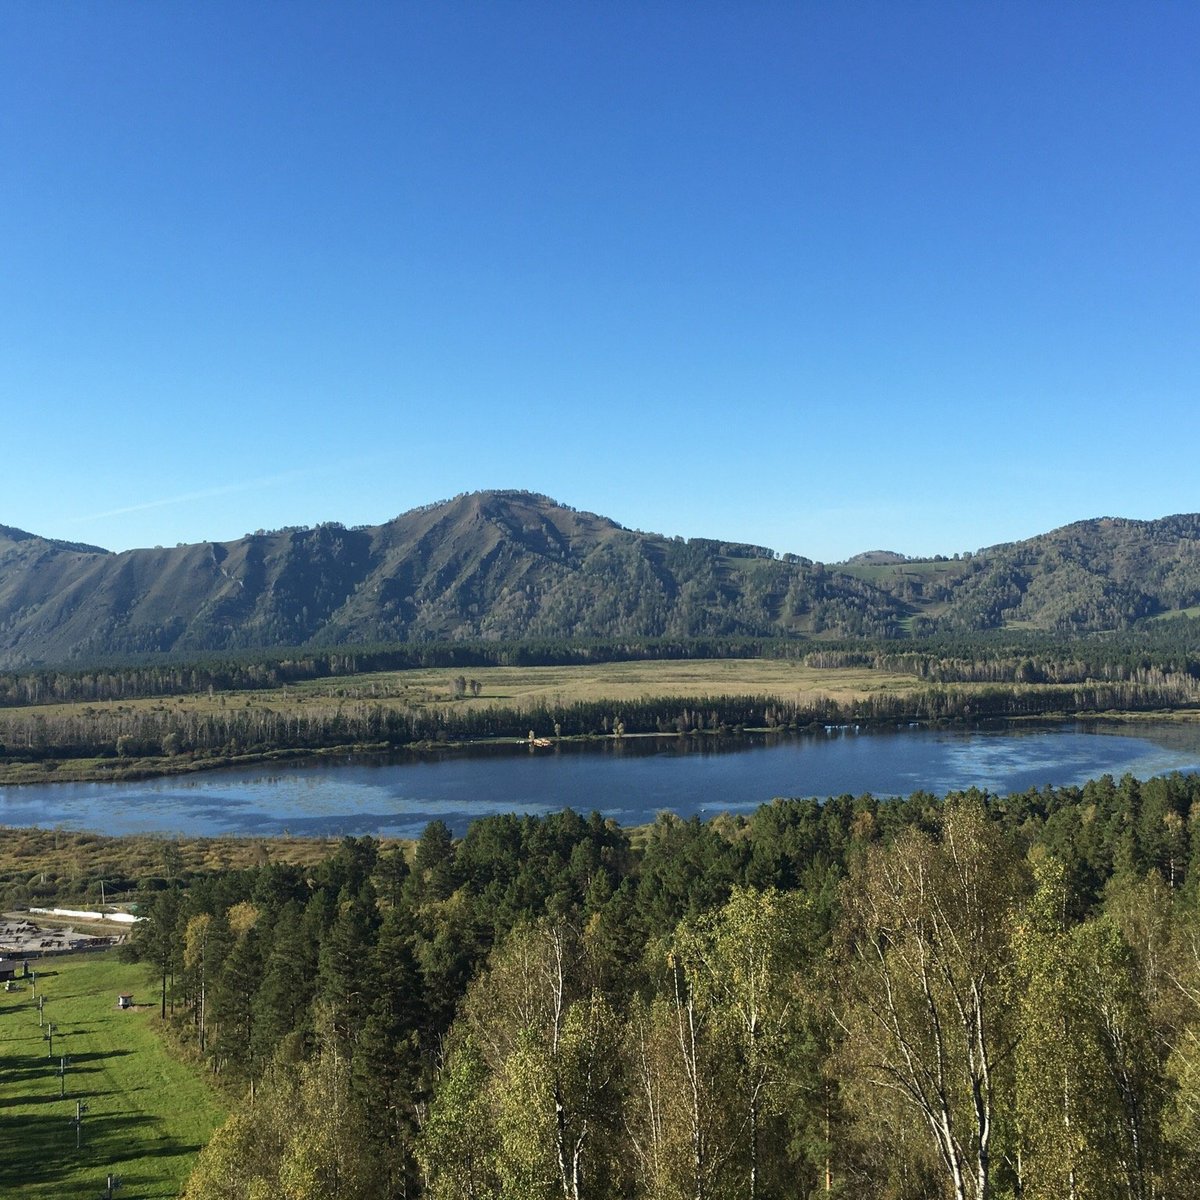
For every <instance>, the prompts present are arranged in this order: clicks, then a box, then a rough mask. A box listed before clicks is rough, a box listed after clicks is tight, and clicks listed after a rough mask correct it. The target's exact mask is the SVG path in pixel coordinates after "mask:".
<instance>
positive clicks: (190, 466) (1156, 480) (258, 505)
mask: <svg viewBox="0 0 1200 1200" xmlns="http://www.w3.org/2000/svg"><path fill="white" fill-rule="evenodd" d="M1198 52H1200V6H1198V5H1196V4H1195V3H1171V2H1170V0H1167V2H1156V3H1152V4H1151V3H1145V2H1144V0H1137V2H1135V3H1127V4H1104V3H1087V4H1074V3H1065V2H1064V3H1044V2H1041V0H1039V2H1037V3H1029V4H1022V3H982V2H981V3H964V2H961V0H954V2H953V3H944V4H923V3H896V2H894V0H886V2H880V3H856V2H854V0H849V2H846V3H841V2H839V3H834V2H833V0H830V2H828V3H788V4H772V3H749V2H742V3H732V2H731V3H727V4H711V3H696V2H695V0H688V2H686V3H684V2H680V3H646V2H639V3H632V2H631V3H620V2H614V0H604V2H602V3H573V2H571V0H556V2H554V3H517V2H512V0H505V2H500V3H495V2H492V3H483V2H482V0H481V2H479V3H472V4H457V3H449V2H444V0H439V2H437V3H411V4H402V3H398V2H394V3H386V4H373V3H355V4H334V3H329V4H319V5H318V4H311V3H293V2H289V3H279V4H271V3H254V4H246V3H243V2H241V0H239V2H237V3H217V2H214V0H205V2H204V3H199V4H193V3H187V4H183V3H166V2H161V0H157V2H155V3H115V2H113V3H103V4H93V3H55V4H44V3H40V2H37V0H29V2H26V3H18V2H16V0H13V2H10V3H8V4H6V5H4V6H3V8H2V9H0V221H2V228H3V241H2V243H0V244H2V246H3V253H2V256H0V417H2V423H0V429H2V430H3V435H4V439H3V446H4V449H3V458H2V459H0V523H3V524H8V525H15V526H18V527H20V528H24V529H29V530H32V531H34V532H37V533H41V534H44V535H46V536H51V537H60V538H69V539H72V540H82V541H88V542H93V543H97V544H99V545H103V546H107V547H109V548H112V549H125V548H128V547H131V546H139V545H153V544H156V543H159V544H164V545H170V544H174V543H175V542H178V541H197V540H201V539H204V538H212V539H228V538H234V537H237V536H240V535H241V534H242V533H244V532H246V531H248V530H253V529H256V528H260V527H264V528H273V527H278V526H281V525H294V524H309V523H315V522H318V521H322V520H340V521H343V522H345V523H346V524H359V523H377V522H380V521H383V520H386V519H388V518H390V517H392V516H394V515H396V514H397V513H399V512H401V511H403V510H405V509H407V508H410V507H412V506H414V505H417V504H422V503H426V502H429V501H432V500H436V499H439V498H443V497H447V496H450V495H453V494H455V493H457V492H460V491H469V490H474V489H477V488H486V487H522V488H529V489H531V490H534V491H541V492H547V493H549V494H551V495H553V496H555V497H556V498H558V499H560V500H562V501H564V502H566V503H568V504H572V505H574V506H575V507H577V508H586V509H591V510H593V511H598V512H602V513H605V514H606V515H609V516H612V517H614V518H615V519H617V520H619V521H621V522H622V523H624V524H626V525H629V526H632V527H635V528H640V529H647V530H655V531H659V532H663V533H667V534H682V535H684V536H697V535H701V536H716V537H727V538H734V539H740V540H746V541H753V542H757V543H762V544H766V545H770V546H773V547H775V548H776V549H777V550H780V551H784V550H790V551H794V552H797V553H801V554H806V555H809V556H811V557H814V558H820V559H825V560H827V561H833V560H836V559H839V558H842V557H845V556H847V555H850V554H852V553H855V552H856V551H859V550H864V549H870V548H876V547H886V548H891V549H897V550H901V551H905V552H908V553H912V554H932V553H953V552H954V551H956V550H966V549H976V548H978V547H980V546H983V545H988V544H991V543H994V542H998V541H1004V540H1010V539H1013V538H1018V537H1024V536H1028V535H1031V534H1034V533H1038V532H1041V531H1043V530H1045V529H1048V528H1052V527H1054V526H1057V525H1061V524H1064V523H1066V522H1068V521H1071V520H1075V519H1078V518H1081V517H1088V516H1100V515H1121V516H1137V517H1153V516H1160V515H1163V514H1166V513H1171V512H1180V511H1196V510H1200V481H1198V477H1197V470H1196V451H1197V449H1198V448H1200V386H1198V385H1200V329H1198V324H1200V321H1198V317H1200V68H1198V66H1197V63H1198V61H1200V59H1198Z"/></svg>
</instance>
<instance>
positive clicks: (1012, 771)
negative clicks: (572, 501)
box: [0, 722, 1200, 837]
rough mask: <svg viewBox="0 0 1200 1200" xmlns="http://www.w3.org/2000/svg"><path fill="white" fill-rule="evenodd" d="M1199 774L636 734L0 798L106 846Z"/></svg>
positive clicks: (1137, 738) (1127, 763)
mask: <svg viewBox="0 0 1200 1200" xmlns="http://www.w3.org/2000/svg"><path fill="white" fill-rule="evenodd" d="M1198 769H1200V725H1191V724H1183V723H1170V722H1156V723H1150V722H1147V723H1138V724H1126V725H1119V726H1114V725H1113V724H1111V723H1095V724H1084V723H1073V724H1069V725H1060V726H1053V727H1045V728H1035V727H1029V726H1020V727H1005V726H1002V725H1000V726H994V727H991V728H980V729H972V730H930V729H921V728H911V727H908V726H904V727H902V728H891V729H888V730H867V729H865V728H864V729H860V730H857V731H856V730H855V729H854V728H853V727H850V728H832V729H829V730H822V731H819V732H817V733H815V734H808V735H774V734H772V735H763V734H757V735H750V736H747V737H740V738H734V737H721V738H718V737H664V738H637V737H629V738H624V739H622V740H620V741H611V740H604V741H598V742H594V743H577V742H570V743H564V744H562V745H556V746H553V747H550V748H547V749H544V750H537V751H533V752H531V751H529V750H528V749H527V748H525V747H524V746H519V745H511V744H510V745H507V746H488V747H480V748H478V749H475V750H472V751H470V752H449V753H446V754H424V755H413V754H403V755H392V756H384V755H380V756H372V757H367V758H363V757H340V758H323V759H315V760H310V761H308V762H297V763H294V764H288V765H286V766H280V765H278V764H269V765H263V766H261V767H249V768H244V769H238V770H226V771H220V772H212V773H201V774H197V775H194V776H188V777H174V778H170V779H157V780H144V781H138V782H131V783H94V784H46V785H40V786H29V787H10V788H0V820H2V821H3V823H4V824H7V825H11V826H22V825H40V826H43V827H47V826H54V825H63V826H66V827H68V828H76V829H95V830H100V831H103V832H106V833H134V832H157V833H167V834H173V833H179V834H193V835H213V834H218V833H242V834H254V835H258V836H271V835H275V834H282V833H285V832H287V833H292V834H356V835H361V834H366V833H372V834H380V835H391V836H402V837H410V836H415V835H416V834H418V833H419V832H420V831H421V829H422V828H424V826H425V825H426V824H427V823H428V822H429V821H430V820H432V819H434V818H435V817H437V818H441V819H442V820H444V821H446V823H447V824H449V825H450V826H451V827H452V828H453V829H455V830H456V831H458V832H461V831H462V830H463V829H464V828H465V827H466V825H467V824H468V823H469V822H470V821H471V820H473V819H475V818H476V817H480V816H483V815H486V814H488V813H495V812H525V813H534V814H541V813H546V812H552V811H555V810H557V809H559V808H562V807H563V806H564V805H570V806H571V807H573V808H575V809H577V810H580V811H584V812H587V811H590V810H592V809H598V810H599V811H600V812H602V813H604V814H606V815H608V816H612V817H615V818H616V819H618V820H619V821H621V822H622V823H624V824H640V823H642V822H644V821H649V820H652V819H653V817H654V815H655V813H656V812H657V811H659V810H661V809H671V810H673V811H675V812H678V813H680V814H681V815H683V816H690V815H691V814H693V813H697V814H699V815H701V816H709V815H712V814H714V813H717V812H722V811H731V812H744V811H748V810H750V809H753V808H755V807H757V806H758V805H759V804H763V803H766V802H767V801H769V800H771V799H772V798H773V797H775V796H829V795H839V794H844V793H850V794H857V793H860V792H873V793H875V794H876V795H907V794H909V793H911V792H914V791H917V790H926V791H930V792H934V793H937V794H941V793H945V792H948V791H956V790H965V789H966V788H970V787H978V788H983V789H986V790H988V791H991V792H996V793H1005V792H1014V791H1023V790H1025V789H1026V788H1030V787H1040V786H1042V785H1044V784H1055V785H1063V784H1079V783H1083V782H1084V781H1086V780H1087V779H1091V778H1095V777H1097V776H1099V775H1103V774H1112V775H1114V776H1120V775H1123V774H1125V773H1126V772H1129V773H1131V774H1134V775H1136V776H1138V777H1139V778H1146V777H1149V776H1151V775H1158V774H1164V773H1167V772H1170V771H1192V770H1198Z"/></svg>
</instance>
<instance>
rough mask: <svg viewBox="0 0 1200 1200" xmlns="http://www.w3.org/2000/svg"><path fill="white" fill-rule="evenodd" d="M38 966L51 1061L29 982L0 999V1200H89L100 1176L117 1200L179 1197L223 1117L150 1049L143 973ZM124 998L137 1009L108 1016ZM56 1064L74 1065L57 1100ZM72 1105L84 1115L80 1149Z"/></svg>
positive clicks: (218, 1106) (97, 962)
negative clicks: (114, 1179)
mask: <svg viewBox="0 0 1200 1200" xmlns="http://www.w3.org/2000/svg"><path fill="white" fill-rule="evenodd" d="M42 965H43V968H44V970H43V971H39V972H38V980H37V991H38V992H39V993H41V994H43V995H44V996H45V997H46V1001H45V1017H46V1019H47V1020H48V1021H52V1022H53V1023H54V1028H55V1037H54V1055H55V1057H54V1058H53V1059H50V1058H49V1057H48V1056H47V1048H48V1047H47V1043H46V1041H45V1040H44V1036H43V1033H44V1031H43V1030H42V1029H41V1028H40V1027H39V1025H38V1013H37V1008H36V1005H35V1001H34V998H33V995H32V993H31V989H30V987H29V984H28V981H20V983H19V986H20V988H21V990H20V991H17V992H11V993H10V992H4V991H2V990H0V1196H14V1197H15V1196H21V1197H23V1198H30V1200H33V1198H43V1197H44V1198H45V1200H94V1198H95V1197H97V1196H100V1195H101V1194H102V1193H103V1191H104V1184H105V1178H106V1176H107V1175H108V1173H109V1172H114V1173H116V1174H117V1175H119V1176H120V1178H121V1180H122V1183H123V1187H122V1189H121V1190H120V1191H118V1192H117V1196H118V1198H119V1200H151V1198H156V1197H170V1196H176V1195H178V1193H179V1189H180V1187H181V1186H182V1183H183V1180H184V1179H185V1177H186V1176H187V1173H188V1171H189V1170H190V1169H191V1164H192V1160H193V1159H194V1157H195V1155H196V1153H197V1151H198V1150H199V1149H200V1147H201V1146H202V1145H204V1143H205V1142H207V1140H208V1138H209V1135H210V1134H211V1133H212V1130H213V1129H214V1128H215V1126H216V1125H217V1124H218V1123H219V1122H220V1121H221V1120H222V1119H223V1117H224V1109H223V1106H222V1103H221V1101H220V1100H219V1099H218V1097H217V1096H216V1095H215V1094H214V1093H213V1092H212V1091H211V1090H210V1089H209V1088H208V1087H207V1085H206V1084H205V1083H204V1081H203V1078H202V1077H200V1076H198V1075H195V1074H193V1073H192V1072H191V1071H189V1069H188V1068H186V1067H185V1066H183V1065H182V1064H180V1063H178V1062H176V1061H175V1060H174V1059H172V1058H171V1057H170V1056H169V1055H168V1054H167V1052H166V1050H165V1048H164V1047H163V1045H162V1043H161V1042H160V1041H159V1039H158V1036H157V1025H158V1009H157V1007H156V1006H155V1005H154V1004H153V1001H154V999H155V996H154V989H153V985H152V984H151V983H150V982H149V981H148V978H147V975H146V972H145V969H144V968H142V967H134V966H128V965H126V964H124V963H121V962H118V961H117V960H116V958H115V957H113V956H112V955H111V953H109V954H103V955H85V956H80V957H73V958H60V959H46V960H43V964H42ZM123 991H128V992H132V993H133V995H134V1000H135V1002H137V1003H139V1007H138V1008H136V1009H134V1010H131V1011H128V1012H122V1011H120V1010H119V1009H118V1008H117V1007H116V999H117V994H118V993H119V992H123ZM140 1002H145V1003H146V1004H147V1007H140ZM60 1054H66V1055H69V1056H70V1059H71V1062H70V1065H69V1066H68V1068H67V1074H66V1080H65V1083H66V1098H65V1099H60V1098H59V1083H60V1081H59V1076H58V1058H59V1055H60ZM77 1100H82V1101H83V1103H84V1104H86V1105H87V1107H88V1111H87V1112H86V1113H85V1114H84V1118H83V1129H82V1143H83V1144H82V1147H81V1149H79V1150H76V1149H75V1127H74V1124H73V1123H72V1120H73V1118H74V1116H75V1103H76V1101H77Z"/></svg>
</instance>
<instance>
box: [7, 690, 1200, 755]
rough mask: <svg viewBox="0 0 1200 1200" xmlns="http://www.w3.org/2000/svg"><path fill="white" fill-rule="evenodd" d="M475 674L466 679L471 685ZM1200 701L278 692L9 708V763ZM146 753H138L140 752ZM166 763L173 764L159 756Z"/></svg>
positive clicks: (1059, 693) (1180, 694) (938, 693)
mask: <svg viewBox="0 0 1200 1200" xmlns="http://www.w3.org/2000/svg"><path fill="white" fill-rule="evenodd" d="M467 686H468V685H467V681H466V680H465V677H464V679H463V688H464V691H465V690H466V688H467ZM1198 702H1200V680H1195V679H1192V678H1191V677H1190V676H1186V675H1170V676H1168V675H1159V676H1157V677H1147V678H1146V679H1145V680H1129V681H1126V682H1111V683H1105V682H1088V683H1079V684H1056V685H1043V686H1031V685H1024V684H1012V685H1004V684H997V685H993V686H990V687H984V688H980V687H968V686H965V685H963V686H955V685H937V686H931V687H928V688H924V689H920V690H915V691H910V692H876V693H872V694H870V695H868V696H864V697H861V698H859V699H856V700H849V701H837V700H833V699H828V698H821V697H816V698H811V699H804V700H800V699H791V700H789V699H786V698H780V697H777V696H762V695H759V696H736V695H734V696H724V695H718V696H702V697H697V698H695V699H680V698H678V697H673V696H670V697H645V698H642V699H639V700H628V701H620V702H614V701H611V700H594V701H590V700H589V701H582V700H580V701H573V702H565V701H564V702H558V701H535V702H531V703H527V704H523V705H520V706H503V705H490V704H489V705H479V706H476V705H468V706H465V707H459V708H454V707H451V706H448V705H431V706H425V705H420V706H413V705H404V704H384V703H379V702H377V701H370V700H341V699H337V700H333V701H330V702H328V703H316V702H310V703H306V704H305V705H303V706H295V707H290V706H289V705H288V704H287V703H286V702H284V703H283V704H281V705H280V707H279V708H277V709H276V708H273V707H271V705H270V704H269V703H268V702H264V703H262V704H251V703H249V702H247V703H246V704H245V705H243V706H241V707H239V706H235V705H228V706H220V707H217V708H214V709H208V710H203V711H201V710H197V709H195V708H189V707H183V706H181V707H178V708H172V707H169V706H166V705H164V706H162V707H160V708H155V709H148V708H133V707H129V708H120V707H118V708H117V709H102V710H92V711H88V710H86V709H84V710H75V711H67V712H54V711H51V712H47V713H42V712H39V711H38V710H37V709H31V710H30V709H27V710H22V711H20V712H19V713H8V714H6V713H4V712H2V711H0V764H3V763H5V762H6V761H7V762H12V763H20V762H39V761H42V762H45V761H52V762H57V761H61V760H65V759H77V758H110V759H114V760H118V761H119V760H126V761H129V762H133V760H141V759H146V758H154V759H161V758H165V759H170V760H175V762H174V766H173V768H172V769H176V770H178V769H187V767H188V765H189V764H191V763H195V764H196V765H198V766H203V765H204V764H205V763H206V762H210V761H211V760H213V759H216V758H222V759H223V758H228V757H236V756H244V755H253V754H268V753H272V752H278V751H295V752H300V751H314V750H321V749H329V748H336V747H347V748H350V747H354V748H364V747H369V748H374V749H377V750H387V749H398V748H403V747H411V746H418V747H421V746H437V745H441V744H445V743H451V742H464V741H474V740H482V739H490V738H525V737H526V736H527V734H528V733H533V734H534V735H535V736H536V737H539V738H561V737H579V736H594V737H607V736H611V735H616V736H620V735H623V734H677V735H685V734H700V733H712V734H728V733H735V734H736V733H742V732H744V731H745V730H747V729H752V730H759V729H769V730H805V729H813V728H820V727H821V726H825V725H843V724H868V725H872V724H873V725H881V726H889V725H896V724H904V723H909V722H914V721H916V722H948V721H981V720H987V719H1007V718H1016V717H1039V716H1047V715H1051V714H1054V715H1057V714H1071V713H1096V712H1109V711H1121V712H1133V711H1139V710H1140V711H1153V710H1158V709H1164V708H1176V707H1180V706H1184V705H1194V704H1196V703H1198ZM135 765H136V764H135ZM159 765H163V764H159Z"/></svg>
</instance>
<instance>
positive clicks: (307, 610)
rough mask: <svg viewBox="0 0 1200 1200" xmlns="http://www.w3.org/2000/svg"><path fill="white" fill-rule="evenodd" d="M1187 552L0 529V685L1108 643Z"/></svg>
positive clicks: (534, 505)
mask: <svg viewBox="0 0 1200 1200" xmlns="http://www.w3.org/2000/svg"><path fill="white" fill-rule="evenodd" d="M1198 535H1200V517H1196V516H1179V517H1169V518H1164V519H1163V520H1161V521H1121V520H1097V521H1084V522H1080V523H1078V524H1076V525H1069V526H1066V527H1065V528H1063V529H1060V530H1057V531H1055V532H1054V533H1050V534H1045V535H1042V536H1040V537H1036V538H1032V539H1030V540H1028V541H1025V542H1017V543H1013V544H1011V545H1006V546H998V547H993V548H992V549H990V550H985V551H981V552H979V553H977V554H974V555H968V556H965V557H956V558H954V559H947V558H939V559H935V560H921V561H913V560H908V559H904V558H903V557H902V556H900V555H896V554H894V553H880V552H874V553H870V554H866V555H860V556H857V557H856V558H855V559H853V560H851V561H849V562H847V563H845V564H843V565H841V566H838V565H833V566H827V565H824V564H821V563H815V562H811V561H809V560H808V559H805V558H802V557H799V556H797V555H794V554H785V555H783V556H782V557H780V556H778V555H776V554H775V553H774V552H773V551H771V550H768V549H766V548H764V547H761V546H753V545H741V544H736V543H728V542H720V541H714V540H710V539H705V538H692V539H690V540H687V541H685V540H683V539H682V538H670V537H664V536H661V535H659V534H647V533H641V532H636V531H634V530H630V529H626V528H623V527H622V526H620V525H618V524H616V523H615V522H613V521H611V520H609V519H607V518H605V517H600V516H596V515H594V514H591V513H583V512H577V511H575V510H574V509H571V508H568V507H566V506H563V505H561V504H558V503H556V502H554V501H552V500H550V499H548V498H546V497H544V496H537V495H532V494H530V493H525V492H478V493H473V494H471V495H466V496H459V497H457V498H455V499H454V500H450V501H446V502H445V503H441V504H434V505H428V506H426V507H424V508H420V509H414V510H413V511H411V512H408V513H405V514H403V515H402V516H400V517H397V518H396V519H395V520H394V521H390V522H388V523H387V524H384V525H378V526H366V527H360V528H354V529H347V528H344V527H343V526H341V525H338V524H336V523H329V524H325V525H319V526H317V527H315V528H295V529H284V530H278V531H274V532H270V533H268V532H263V531H259V532H257V533H253V534H247V535H246V536H245V537H243V538H240V539H238V540H237V541H234V542H223V543H222V542H206V543H201V544H198V545H190V546H177V547H174V548H171V549H164V548H162V547H156V548H154V549H147V550H130V551H126V552H125V553H121V554H112V553H108V552H106V551H103V550H100V549H98V548H96V547H92V546H85V545H81V544H76V543H67V542H56V541H49V540H46V539H44V538H40V537H36V536H34V535H32V534H27V533H23V532H21V531H19V530H13V529H8V528H0V668H8V669H11V668H21V667H29V666H33V665H38V664H52V665H53V664H63V663H69V662H75V663H80V662H91V661H99V660H105V659H112V658H114V657H128V656H130V655H135V654H146V653H170V654H174V655H190V656H195V655H197V654H199V653H206V652H212V651H229V650H252V649H261V648H264V647H279V646H335V645H360V644H364V643H381V642H425V641H464V640H485V641H490V640H501V641H528V640H549V641H561V640H574V641H578V640H583V639H624V638H632V639H646V638H672V639H694V638H716V637H756V638H763V637H797V636H804V637H814V638H821V639H824V638H830V637H857V638H881V637H886V638H897V637H901V636H903V635H905V634H907V633H917V634H941V633H953V632H961V631H978V630H984V629H990V628H996V627H1002V626H1006V625H1013V626H1016V627H1020V628H1028V629H1041V630H1045V631H1048V632H1052V633H1055V634H1057V635H1064V634H1077V633H1081V632H1086V631H1094V630H1108V629H1123V628H1126V627H1128V626H1129V625H1130V624H1131V623H1134V622H1137V621H1139V620H1142V619H1144V618H1147V617H1151V616H1154V615H1157V614H1163V613H1169V612H1176V611H1180V610H1187V609H1189V608H1191V607H1194V606H1196V605H1198V604H1200V551H1198V550H1197V539H1198Z"/></svg>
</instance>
